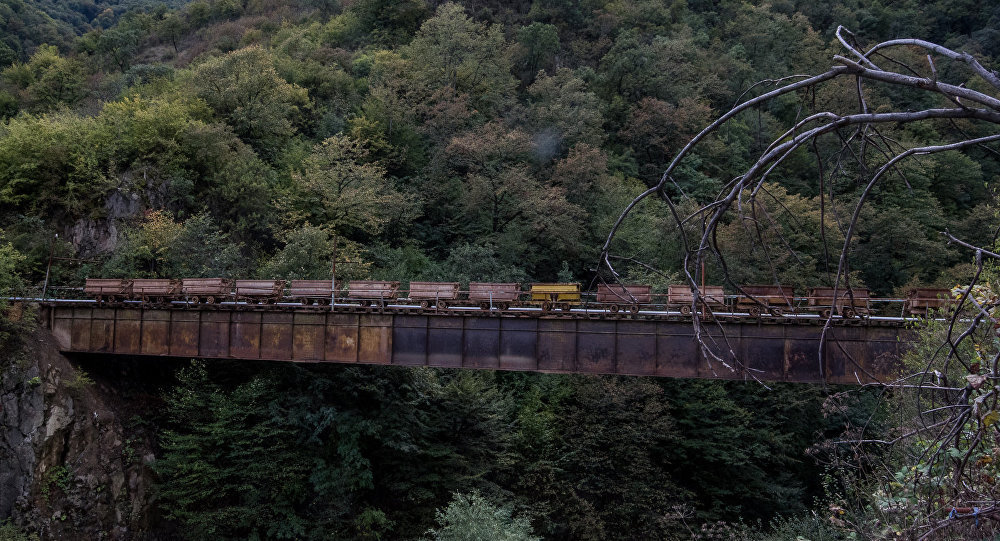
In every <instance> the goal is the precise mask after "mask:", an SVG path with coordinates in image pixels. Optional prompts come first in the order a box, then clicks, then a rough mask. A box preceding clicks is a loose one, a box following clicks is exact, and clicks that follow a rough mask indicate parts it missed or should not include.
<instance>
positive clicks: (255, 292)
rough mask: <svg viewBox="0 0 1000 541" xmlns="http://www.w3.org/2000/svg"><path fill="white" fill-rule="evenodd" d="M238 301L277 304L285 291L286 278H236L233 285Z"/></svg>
mask: <svg viewBox="0 0 1000 541" xmlns="http://www.w3.org/2000/svg"><path fill="white" fill-rule="evenodd" d="M233 292H234V294H235V296H236V301H237V302H239V301H243V302H246V303H248V304H260V303H265V304H275V303H277V302H278V301H280V300H281V297H282V296H283V295H284V293H285V281H284V280H236V282H235V284H234V286H233Z"/></svg>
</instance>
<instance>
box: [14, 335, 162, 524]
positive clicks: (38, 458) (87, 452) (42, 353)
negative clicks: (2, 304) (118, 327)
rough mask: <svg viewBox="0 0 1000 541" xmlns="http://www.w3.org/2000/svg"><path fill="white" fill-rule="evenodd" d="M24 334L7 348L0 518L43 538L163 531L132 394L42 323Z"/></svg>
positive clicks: (148, 437) (149, 459) (144, 436)
mask: <svg viewBox="0 0 1000 541" xmlns="http://www.w3.org/2000/svg"><path fill="white" fill-rule="evenodd" d="M17 342H19V343H18V344H17V345H16V346H15V347H13V348H7V351H0V521H2V520H4V519H10V520H11V521H12V522H14V523H15V524H16V525H17V526H19V527H20V528H22V529H23V530H24V531H27V532H31V533H36V534H38V536H39V537H40V538H41V539H145V538H150V537H159V536H158V535H154V534H152V532H151V531H150V525H151V524H153V523H154V522H155V521H154V520H153V518H152V517H151V512H150V511H149V510H150V509H153V508H154V506H153V499H154V496H153V492H152V490H151V487H152V484H153V478H154V473H153V471H152V469H151V467H150V464H151V463H152V462H153V460H154V455H153V453H152V452H150V449H151V445H150V443H151V441H150V440H151V437H152V436H151V435H150V434H151V431H150V432H149V433H147V431H146V429H145V428H144V423H143V421H142V419H141V415H139V413H141V411H142V408H141V407H139V408H137V407H136V404H135V400H136V399H135V393H127V392H123V389H122V387H121V386H120V385H117V384H116V382H114V381H113V379H114V378H113V377H109V375H108V373H107V372H106V371H102V373H101V374H99V375H97V376H89V375H87V374H86V373H85V372H84V371H83V370H82V369H81V368H80V366H78V365H75V364H74V363H73V362H71V361H70V360H69V359H67V358H66V357H64V356H63V355H62V354H60V353H59V351H58V350H57V349H56V347H55V343H54V340H53V338H52V337H51V336H50V335H49V334H48V333H47V332H46V331H44V330H35V331H33V332H31V333H30V334H27V335H25V336H22V337H21V338H20V339H19V340H17ZM91 362H93V363H95V364H97V363H100V360H93V361H91ZM105 364H106V363H105Z"/></svg>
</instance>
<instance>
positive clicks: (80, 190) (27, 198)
mask: <svg viewBox="0 0 1000 541" xmlns="http://www.w3.org/2000/svg"><path fill="white" fill-rule="evenodd" d="M95 127H96V124H95V122H94V121H93V120H92V119H88V118H82V117H79V116H76V115H73V114H70V113H56V114H52V115H47V116H40V117H39V116H32V115H23V116H19V117H17V118H14V119H12V120H11V121H10V122H9V123H7V124H6V125H5V126H2V127H0V164H3V166H2V167H0V203H2V204H3V205H4V206H5V209H7V211H8V212H9V211H15V212H16V211H24V212H28V213H30V214H32V215H40V216H52V215H57V216H59V215H62V216H67V215H68V216H70V217H74V218H78V217H82V216H84V215H87V214H89V213H91V212H93V211H94V210H95V209H96V208H99V207H100V204H99V203H98V201H101V200H102V199H103V196H104V195H105V194H106V193H107V192H108V190H109V189H110V188H111V186H112V185H113V184H112V181H111V180H110V179H109V178H108V177H107V176H106V173H105V171H103V170H102V168H101V164H100V161H99V157H98V156H97V155H95V153H94V145H93V144H92V143H93V138H94V132H95Z"/></svg>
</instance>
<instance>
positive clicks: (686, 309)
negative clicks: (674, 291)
mask: <svg viewBox="0 0 1000 541" xmlns="http://www.w3.org/2000/svg"><path fill="white" fill-rule="evenodd" d="M681 315H685V316H690V315H691V307H690V306H688V305H686V304H685V305H684V306H681Z"/></svg>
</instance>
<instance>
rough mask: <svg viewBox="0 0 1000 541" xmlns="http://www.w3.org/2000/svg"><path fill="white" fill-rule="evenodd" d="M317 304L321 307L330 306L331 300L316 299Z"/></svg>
mask: <svg viewBox="0 0 1000 541" xmlns="http://www.w3.org/2000/svg"><path fill="white" fill-rule="evenodd" d="M316 304H318V305H320V306H330V299H316Z"/></svg>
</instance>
